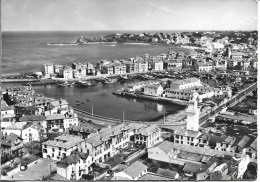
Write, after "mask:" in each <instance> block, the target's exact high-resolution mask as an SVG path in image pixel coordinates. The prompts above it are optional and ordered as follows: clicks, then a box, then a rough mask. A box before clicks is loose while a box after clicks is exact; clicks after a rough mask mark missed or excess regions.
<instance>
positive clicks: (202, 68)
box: [196, 62, 213, 72]
mask: <svg viewBox="0 0 260 182" xmlns="http://www.w3.org/2000/svg"><path fill="white" fill-rule="evenodd" d="M197 65H198V68H197V70H196V71H199V72H210V71H211V70H212V69H213V65H212V63H202V62H198V63H197Z"/></svg>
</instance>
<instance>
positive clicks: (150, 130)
mask: <svg viewBox="0 0 260 182" xmlns="http://www.w3.org/2000/svg"><path fill="white" fill-rule="evenodd" d="M159 130H160V129H159V128H158V127H157V125H151V126H148V127H147V128H144V129H141V130H140V131H138V133H140V134H141V135H144V136H150V135H152V134H153V133H154V132H157V131H159ZM138 133H137V134H138Z"/></svg>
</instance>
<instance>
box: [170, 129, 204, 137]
mask: <svg viewBox="0 0 260 182" xmlns="http://www.w3.org/2000/svg"><path fill="white" fill-rule="evenodd" d="M174 132H175V133H174V134H176V135H181V136H189V137H197V136H198V134H199V133H200V132H199V131H193V130H187V129H179V130H175V131H174Z"/></svg>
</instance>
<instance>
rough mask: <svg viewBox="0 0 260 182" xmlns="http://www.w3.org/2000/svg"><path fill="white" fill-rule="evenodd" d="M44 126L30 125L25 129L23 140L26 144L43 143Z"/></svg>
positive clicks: (35, 123) (37, 123)
mask: <svg viewBox="0 0 260 182" xmlns="http://www.w3.org/2000/svg"><path fill="white" fill-rule="evenodd" d="M41 135H42V126H41V123H40V122H32V123H28V124H27V125H25V126H24V127H23V130H22V139H23V142H24V143H28V142H32V141H41Z"/></svg>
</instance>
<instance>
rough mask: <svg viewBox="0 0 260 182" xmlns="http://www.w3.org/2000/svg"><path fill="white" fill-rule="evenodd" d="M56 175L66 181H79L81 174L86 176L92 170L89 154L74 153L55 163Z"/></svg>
mask: <svg viewBox="0 0 260 182" xmlns="http://www.w3.org/2000/svg"><path fill="white" fill-rule="evenodd" d="M56 164H57V174H59V175H60V176H62V177H64V178H66V179H68V180H80V179H81V177H82V175H83V174H88V173H89V172H90V171H91V170H92V168H91V167H90V166H91V164H92V157H91V155H89V153H82V152H76V151H74V152H73V153H72V154H71V155H69V156H67V157H64V158H63V159H62V160H61V161H58V162H57V163H56Z"/></svg>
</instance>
